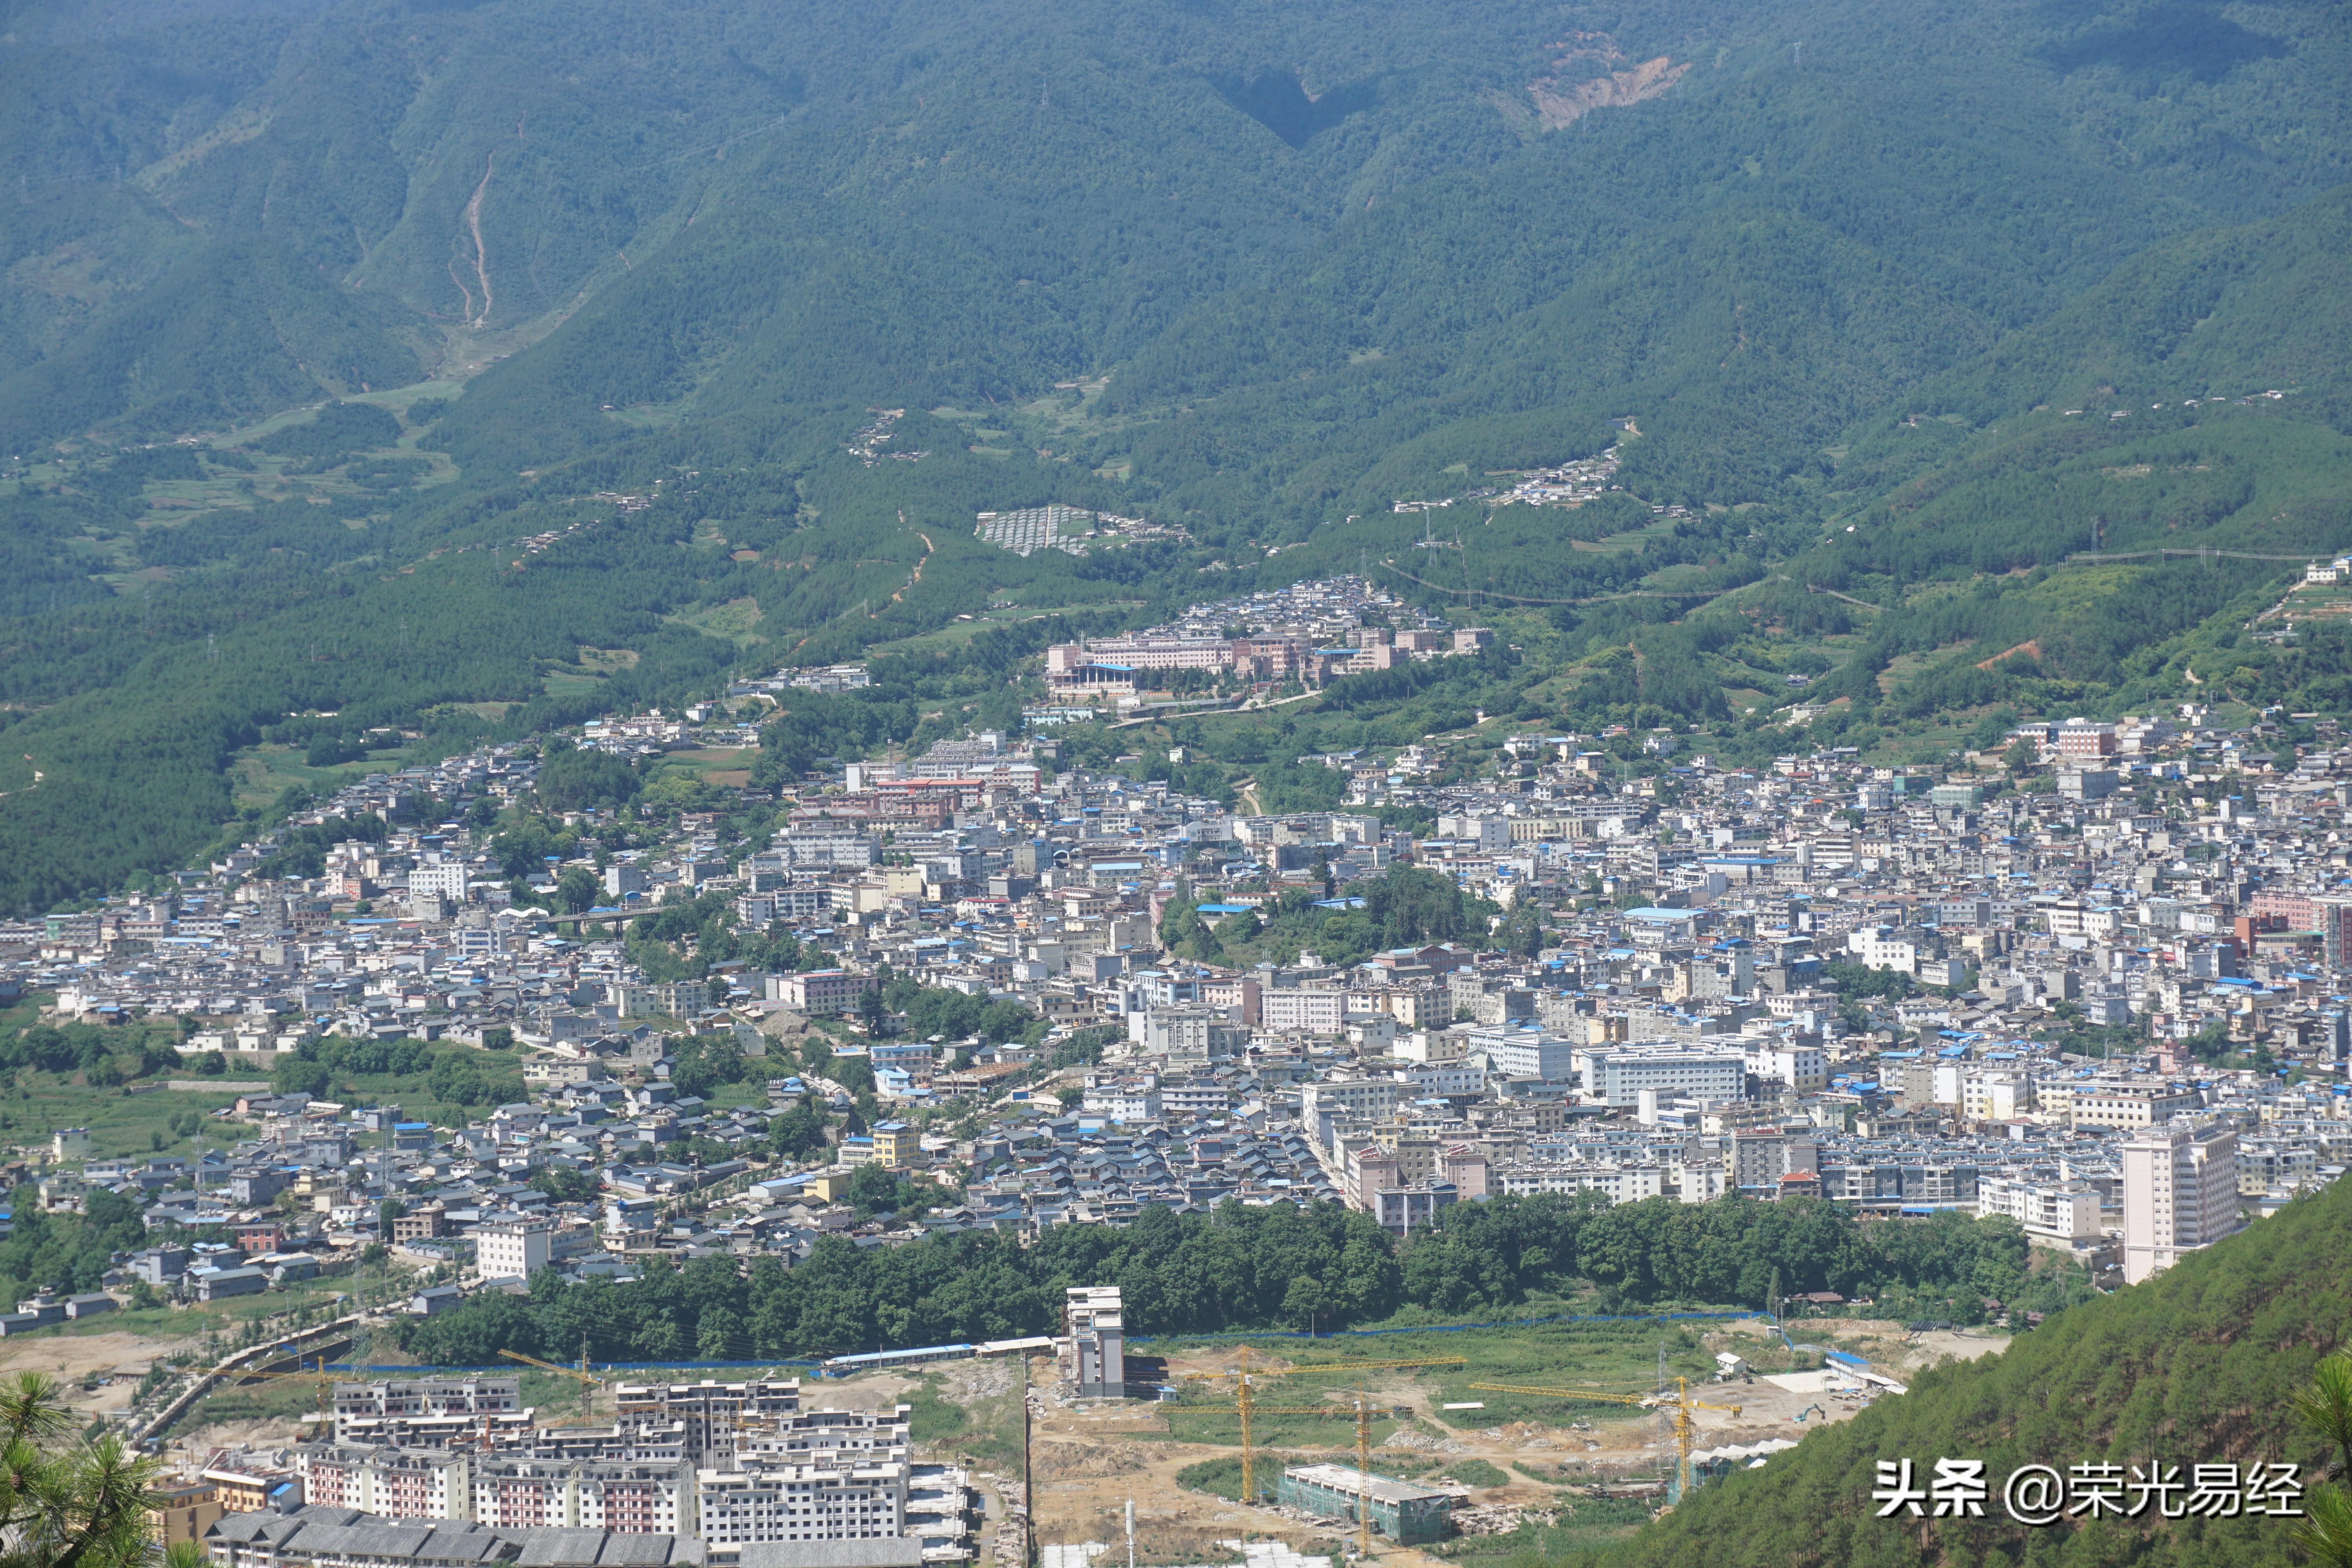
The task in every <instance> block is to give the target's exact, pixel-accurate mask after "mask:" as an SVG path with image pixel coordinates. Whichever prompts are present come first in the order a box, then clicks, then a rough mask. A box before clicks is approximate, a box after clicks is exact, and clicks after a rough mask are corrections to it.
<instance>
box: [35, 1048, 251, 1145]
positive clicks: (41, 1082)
mask: <svg viewBox="0 0 2352 1568" xmlns="http://www.w3.org/2000/svg"><path fill="white" fill-rule="evenodd" d="M72 1077H73V1075H67V1074H60V1073H50V1072H41V1071H38V1070H37V1069H35V1068H22V1069H20V1070H19V1071H18V1072H17V1073H16V1076H15V1078H14V1079H13V1080H11V1082H10V1084H9V1086H8V1088H7V1089H6V1091H5V1093H6V1098H5V1100H0V1142H18V1143H24V1144H26V1146H27V1147H32V1146H44V1147H45V1146H46V1145H47V1142H48V1136H49V1134H50V1132H51V1131H55V1130H56V1129H58V1128H60V1127H87V1128H89V1135H90V1142H91V1145H92V1147H93V1148H94V1149H95V1150H96V1152H97V1156H98V1157H99V1158H100V1159H111V1158H115V1157H117V1156H121V1155H126V1154H158V1153H161V1154H180V1155H188V1154H193V1153H194V1152H195V1151H196V1150H197V1149H198V1148H205V1147H208V1148H214V1149H221V1148H226V1147H227V1146H229V1145H230V1144H232V1143H234V1142H236V1139H235V1136H234V1132H235V1131H236V1130H235V1129H231V1128H229V1127H226V1126H225V1125H223V1124H222V1123H220V1122H216V1121H213V1120H212V1118H211V1115H210V1113H211V1112H213V1111H215V1110H220V1109H221V1108H222V1107H223V1106H226V1105H227V1104H229V1103H230V1102H231V1101H232V1100H235V1099H236V1095H235V1094H233V1093H230V1092H228V1091H226V1090H214V1091H207V1092H201V1093H188V1094H181V1093H175V1092H173V1091H172V1090H170V1089H148V1088H145V1087H143V1086H142V1087H141V1088H140V1091H139V1092H138V1093H135V1094H134V1093H126V1092H125V1091H124V1089H93V1088H90V1087H89V1085H87V1084H79V1083H75V1082H74V1081H72ZM150 1081H152V1080H150ZM126 1087H128V1086H126ZM191 1110H193V1111H196V1112H198V1113H199V1114H201V1115H203V1116H204V1118H205V1124H204V1126H203V1128H202V1129H201V1130H200V1131H198V1132H197V1134H196V1136H195V1137H194V1138H184V1137H182V1136H181V1135H180V1134H179V1133H177V1132H175V1131H173V1130H172V1126H171V1122H172V1119H173V1117H175V1116H181V1115H183V1114H184V1113H185V1112H187V1111H191Z"/></svg>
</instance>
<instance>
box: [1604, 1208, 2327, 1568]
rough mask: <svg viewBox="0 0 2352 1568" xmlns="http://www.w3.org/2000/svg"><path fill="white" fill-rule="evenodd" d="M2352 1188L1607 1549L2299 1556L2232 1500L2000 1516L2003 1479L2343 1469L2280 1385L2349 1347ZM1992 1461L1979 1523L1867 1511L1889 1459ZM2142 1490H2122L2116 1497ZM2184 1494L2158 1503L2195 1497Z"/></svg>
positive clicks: (2018, 1557) (1736, 1565)
mask: <svg viewBox="0 0 2352 1568" xmlns="http://www.w3.org/2000/svg"><path fill="white" fill-rule="evenodd" d="M2347 1247H2352V1191H2347V1190H2344V1189H2343V1188H2342V1187H2341V1186H2340V1185H2339V1186H2338V1187H2335V1188H2330V1189H2328V1190H2326V1191H2324V1192H2321V1193H2318V1194H2314V1195H2313V1196H2311V1197H2309V1198H2306V1199H2304V1200H2302V1201H2301V1202H2298V1203H2296V1204H2294V1205H2292V1206H2291V1207H2289V1208H2287V1209H2286V1210H2284V1211H2283V1212H2282V1213H2280V1214H2279V1215H2276V1216H2275V1217H2273V1218H2272V1219H2268V1220H2264V1221H2263V1222H2261V1223H2260V1224H2258V1225H2255V1226H2252V1227H2251V1228H2249V1229H2247V1230H2246V1231H2243V1232H2242V1233H2240V1234H2239V1235H2237V1236H2234V1237H2231V1238H2229V1239H2228V1240H2226V1241H2223V1242H2221V1243H2220V1244H2218V1245H2217V1246H2215V1247H2212V1248H2210V1250H2208V1251H2204V1252H2199V1253H2195V1254H2192V1255H2191V1256H2189V1258H2186V1259H2184V1260H2183V1261H2182V1262H2180V1263H2179V1264H2177V1265H2175V1266H2174V1267H2173V1268H2170V1269H2168V1271H2166V1272H2165V1273H2163V1274H2161V1275H2159V1276H2158V1277H2157V1278H2156V1279H2153V1280H2150V1281H2149V1282H2148V1283H2147V1284H2144V1285H2139V1286H2136V1287H2134V1288H2132V1289H2128V1290H2124V1291H2120V1292H2118V1293H2116V1295H2113V1296H2109V1297H2105V1298H2103V1299H2101V1300H2095V1301H2093V1302H2091V1303H2089V1304H2087V1305H2084V1306H2080V1307H2074V1308H2071V1309H2069V1310H2066V1311H2065V1312H2063V1313H2061V1314H2059V1315H2057V1316H2055V1317H2053V1318H2052V1319H2051V1320H2050V1321H2049V1322H2048V1323H2047V1324H2046V1325H2045V1326H2043V1327H2042V1328H2041V1329H2038V1330H2035V1331H2032V1332H2031V1333H2028V1334H2024V1335H2021V1336H2020V1337H2018V1338H2017V1339H2016V1340H2015V1341H2014V1342H2011V1345H2010V1346H2009V1348H2008V1349H2007V1350H2006V1351H2005V1352H2002V1353H2001V1354H2000V1356H1997V1357H1988V1358H1987V1359H1985V1360H1983V1361H1978V1362H1972V1363H1958V1364H1950V1365H1947V1366H1944V1367H1941V1368H1938V1369H1936V1370H1933V1371H1930V1372H1927V1373H1922V1374H1920V1375H1919V1376H1918V1377H1917V1378H1916V1379H1915V1380H1914V1381H1913V1383H1912V1384H1911V1390H1910V1392H1909V1393H1908V1394H1905V1395H1904V1396H1903V1397H1902V1398H1900V1399H1890V1400H1882V1401H1880V1402H1878V1403H1877V1404H1875V1405H1873V1406H1872V1407H1871V1408H1869V1409H1867V1410H1865V1411H1864V1412H1863V1413H1862V1414H1861V1415H1857V1416H1855V1417H1854V1418H1853V1420H1851V1421H1842V1422H1839V1423H1837V1424H1836V1425H1834V1426H1825V1427H1822V1429H1820V1430H1819V1431H1817V1432H1813V1433H1811V1434H1810V1435H1808V1436H1806V1437H1805V1439H1804V1441H1803V1442H1801V1443H1800V1444H1799V1445H1798V1446H1797V1447H1795V1448H1794V1449H1792V1450H1790V1452H1787V1453H1783V1454H1776V1455H1774V1456H1773V1457H1772V1458H1771V1460H1770V1462H1769V1464H1767V1465H1766V1466H1764V1467H1763V1468H1761V1469H1759V1470H1754V1471H1743V1472H1736V1473H1734V1474H1733V1475H1731V1476H1730V1477H1729V1478H1727V1479H1725V1480H1724V1481H1723V1482H1721V1483H1720V1484H1711V1485H1709V1486H1706V1487H1705V1488H1702V1489H1699V1490H1697V1491H1696V1492H1695V1493H1694V1494H1693V1495H1692V1497H1691V1498H1690V1499H1689V1500H1688V1501H1686V1502H1685V1504H1684V1505H1683V1506H1682V1507H1680V1508H1678V1509H1676V1510H1675V1512H1674V1513H1673V1515H1672V1516H1670V1517H1669V1518H1667V1519H1666V1520H1664V1521H1662V1522H1660V1523H1659V1524H1657V1525H1655V1526H1653V1527H1652V1528H1650V1529H1647V1530H1645V1531H1643V1532H1642V1533H1641V1534H1639V1535H1638V1536H1636V1537H1634V1538H1633V1541H1632V1542H1629V1543H1628V1544H1627V1546H1626V1547H1625V1548H1624V1549H1623V1550H1622V1551H1621V1552H1617V1553H1614V1554H1612V1556H1611V1558H1610V1559H1609V1561H1610V1563H1612V1568H1648V1565H1650V1564H1658V1565H1661V1568H1664V1565H1666V1564H1683V1563H1694V1562H1707V1563H1720V1564H1723V1565H1724V1568H1748V1565H1750V1564H1754V1565H1758V1568H1761V1565H1764V1564H1771V1565H1773V1568H1780V1565H1782V1564H1787V1563H1837V1564H1841V1565H1847V1568H1896V1565H1898V1564H1900V1565H1904V1568H1909V1565H1911V1564H1917V1563H2017V1562H2028V1563H2051V1564H2059V1565H2071V1564H2077V1563H2084V1564H2087V1563H2107V1564H2137V1565H2147V1568H2153V1565H2157V1564H2167V1565H2169V1564H2176V1563H2177V1564H2182V1565H2184V1568H2186V1565H2187V1564H2191V1563H2194V1564H2198V1565H2199V1568H2250V1565H2252V1564H2272V1563H2277V1564H2284V1563H2293V1562H2297V1561H2301V1560H2302V1558H2301V1554H2300V1553H2299V1552H2297V1551H2296V1550H2295V1549H2294V1545H2293V1543H2292V1541H2291V1537H2292V1534H2293V1531H2294V1526H2295V1525H2296V1523H2297V1522H2298V1521H2296V1520H2294V1519H2291V1518H2281V1517H2273V1516H2272V1515H2271V1514H2270V1513H2269V1512H2268V1511H2267V1510H2268V1508H2269V1506H2270V1505H2268V1504H2263V1505H2262V1506H2261V1508H2260V1509H2259V1510H2257V1509H2252V1508H2248V1507H2246V1506H2245V1504H2244V1502H2243V1500H2242V1493H2241V1494H2240V1502H2239V1504H2238V1505H2237V1506H2236V1507H2233V1508H2231V1509H2230V1510H2228V1512H2227V1515H2226V1516H2218V1515H2217V1511H2216V1510H2214V1509H2213V1508H2211V1507H2210V1504H2209V1505H2208V1506H2206V1507H2204V1508H2201V1509H2200V1511H2199V1513H2198V1514H2197V1516H2195V1517H2182V1518H2161V1517H2158V1515H2159V1511H2160V1510H2158V1508H2156V1507H2153V1506H2143V1508H2142V1509H2141V1510H2140V1511H2139V1513H2138V1514H2137V1516H2135V1517H2128V1518H2126V1517H2117V1516H2116V1513H2115V1512H2108V1513H2107V1514H2106V1516H2105V1517H2101V1518H2095V1519H2093V1518H2086V1517H2082V1516H2079V1515H2078V1516H2076V1517H2072V1518H2068V1519H2065V1520H2063V1521H2060V1522H2059V1523H2057V1524H2055V1525H2053V1526H2050V1527H2047V1528H2042V1529H2028V1528H2026V1527H2024V1526H2022V1525H2020V1524H2018V1523H2016V1522H2014V1521H2012V1520H2011V1519H2010V1518H2008V1517H2006V1516H2005V1510H2003V1508H2002V1505H2001V1502H2000V1484H2001V1482H2002V1480H2003V1479H2005V1478H2006V1477H2007V1476H2008V1475H2009V1474H2010V1473H2011V1471H2013V1470H2015V1469H2017V1468H2020V1467H2021V1466H2024V1465H2029V1464H2042V1465H2051V1466H2054V1467H2056V1468H2057V1469H2058V1470H2059V1472H2060V1474H2061V1475H2062V1476H2064V1475H2067V1474H2069V1473H2070V1472H2071V1471H2072V1469H2073V1467H2075V1466H2078V1465H2091V1466H2098V1465H2110V1464H2111V1465H2115V1466H2117V1467H2121V1468H2120V1469H2119V1470H2118V1471H2117V1472H2116V1474H2117V1476H2118V1477H2119V1478H2123V1479H2127V1478H2128V1476H2129V1471H2130V1467H2133V1466H2137V1467H2140V1468H2141V1469H2142V1471H2143V1473H2147V1469H2148V1467H2149V1466H2151V1465H2152V1464H2154V1465H2161V1466H2164V1467H2167V1468H2169V1467H2172V1466H2179V1479H2182V1480H2184V1481H2189V1480H2193V1479H2196V1478H2195V1476H2194V1472H2193V1471H2192V1469H2191V1467H2192V1466H2197V1465H2214V1466H2220V1465H2231V1466H2237V1467H2247V1466H2251V1465H2254V1464H2260V1465H2263V1466H2265V1467H2267V1466H2270V1465H2274V1464H2294V1465H2298V1466H2300V1467H2301V1478H2302V1483H2303V1486H2304V1489H2305V1492H2306V1493H2309V1492H2313V1491H2316V1490H2318V1489H2319V1483H2320V1479H2321V1478H2322V1477H2324V1476H2326V1475H2328V1474H2329V1473H2330V1472H2331V1471H2332V1470H2340V1468H2341V1467H2340V1464H2338V1463H2337V1462H2336V1455H2335V1453H2334V1452H2333V1451H2332V1450H2331V1447H2330V1445H2329V1444H2328V1442H2327V1441H2326V1439H2325V1438H2323V1437H2321V1436H2318V1435H2317V1434H2315V1433H2314V1432H2312V1431H2310V1430H2308V1429H2307V1428H2305V1426H2302V1424H2301V1423H2300V1422H2298V1421H2297V1419H2296V1417H2295V1415H2294V1412H2293V1410H2292V1409H2291V1408H2290V1406H2289V1404H2288V1395H2289V1394H2291V1393H2292V1392H2294V1390H2295V1389H2297V1388H2298V1387H2300V1386H2302V1385H2303V1384H2305V1383H2306V1382H2307V1381H2308V1380H2309V1378H2310V1374H2311V1371H2312V1368H2313V1367H2314V1366H2315V1364H2316V1363H2318V1362H2319V1361H2320V1360H2321V1359H2322V1358H2323V1357H2325V1356H2326V1355H2328V1354H2330V1353H2332V1352H2335V1351H2336V1350H2338V1349H2340V1348H2341V1347H2342V1346H2343V1344H2344V1342H2345V1340H2344V1325H2345V1323H2346V1321H2347V1313H2352V1294H2347V1292H2352V1282H2347V1276H2346V1274H2345V1271H2344V1268H2343V1263H2342V1260H2343V1258H2344V1257H2345V1253H2346V1249H2347ZM1903 1458H1909V1459H1911V1460H1912V1461H1913V1463H1914V1466H1915V1469H1916V1474H1917V1475H1918V1476H1919V1477H1920V1478H1922V1480H1923V1483H1924V1479H1925V1478H1927V1477H1929V1476H1932V1475H1933V1474H1934V1473H1935V1461H1937V1459H1939V1458H1948V1459H1980V1460H1982V1461H1983V1462H1984V1468H1985V1473H1986V1474H1987V1475H1988V1476H1989V1477H1990V1478H1991V1479H1992V1484H1993V1492H1992V1497H1991V1499H1990V1501H1989V1503H1988V1506H1987V1507H1986V1508H1985V1510H1984V1517H1982V1518H1966V1519H1952V1518H1946V1519H1916V1518H1913V1517H1911V1516H1910V1514H1909V1513H1908V1512H1907V1511H1905V1512H1903V1513H1902V1516H1901V1517H1900V1518H1897V1519H1893V1520H1885V1519H1879V1518H1877V1517H1875V1514H1876V1509H1877V1506H1878V1505H1877V1504H1875V1503H1874V1502H1873V1501H1872V1500H1871V1493H1872V1491H1873V1490H1874V1489H1876V1488H1877V1486H1878V1485H1879V1482H1878V1470H1877V1466H1878V1463H1879V1461H1881V1460H1896V1461H1899V1460H1901V1459H1903ZM2136 1498H2137V1494H2126V1497H2125V1500H2124V1503H2125V1507H2126V1508H2128V1507H2129V1506H2130V1504H2131V1503H2132V1502H2133V1501H2134V1500H2136ZM2188 1502H2189V1496H2188V1494H2187V1492H2186V1491H2181V1492H2176V1493H2172V1494H2169V1495H2168V1498H2167V1500H2166V1502H2165V1505H2164V1506H2165V1507H2166V1508H2168V1509H2171V1510H2175V1511H2176V1512H2181V1513H2185V1512H2186V1511H2187V1510H2186V1505H2187V1504H2188Z"/></svg>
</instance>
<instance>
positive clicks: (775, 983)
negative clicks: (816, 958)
mask: <svg viewBox="0 0 2352 1568" xmlns="http://www.w3.org/2000/svg"><path fill="white" fill-rule="evenodd" d="M879 984H881V983H880V982H879V981H877V980H876V979H875V978H874V976H872V975H871V974H853V973H849V972H848V971H846V970H840V969H813V970H810V971H809V972H808V973H805V974H771V975H770V976H768V984H767V992H768V1000H769V1001H771V1002H782V1004H783V1005H785V1006H787V1007H789V1008H791V1009H792V1010H793V1012H795V1013H847V1012H852V1011H854V1010H855V1009H856V1007H857V1005H858V1002H859V999H860V998H862V997H863V996H864V995H865V994H866V993H867V992H868V991H871V990H874V989H876V988H877V986H878V985H879Z"/></svg>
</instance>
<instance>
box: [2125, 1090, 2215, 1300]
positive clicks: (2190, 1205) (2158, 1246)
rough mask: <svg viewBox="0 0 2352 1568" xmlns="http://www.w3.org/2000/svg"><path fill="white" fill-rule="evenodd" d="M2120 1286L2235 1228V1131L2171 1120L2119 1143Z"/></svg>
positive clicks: (2135, 1283)
mask: <svg viewBox="0 0 2352 1568" xmlns="http://www.w3.org/2000/svg"><path fill="white" fill-rule="evenodd" d="M2123 1166H2124V1172H2123V1174H2124V1180H2123V1187H2124V1283H2126V1285H2137V1284H2138V1283H2139V1282H2140V1281H2141V1280H2143V1279H2147V1278H2148V1277H2149V1276H2150V1275H2152V1274H2156V1273H2158V1272H2160V1271H2162V1270H2164V1269H2166V1268H2170V1267H2171V1266H2172V1265H2173V1264H2174V1263H2176V1262H2178V1261H2179V1258H2181V1256H2182V1255H2183V1254H2185V1253H2189V1252H2194V1251H2196V1250H2197V1249H2198V1248H2200V1247H2210V1246H2212V1245H2213V1243H2215V1242H2217V1241H2219V1240H2221V1238H2222V1237H2225V1236H2228V1235H2229V1234H2230V1233H2231V1232H2232V1231H2234V1230H2236V1229H2237V1228H2238V1226H2239V1224H2240V1220H2239V1217H2238V1135H2237V1134H2236V1133H2235V1132H2232V1131H2228V1130H2226V1129H2219V1128H2217V1129H2213V1130H2211V1131H2203V1132H2200V1131H2199V1130H2198V1129H2197V1128H2196V1127H2195V1126H2194V1125H2193V1124H2191V1123H2189V1122H2187V1121H2169V1122H2167V1123H2165V1124H2164V1125H2162V1126H2158V1127H2150V1128H2147V1129H2146V1130H2145V1131H2142V1132H2140V1133H2139V1134H2138V1135H2137V1137H2134V1138H2132V1139H2131V1140H2130V1141H2128V1142H2126V1143H2125V1144H2124V1146H2123Z"/></svg>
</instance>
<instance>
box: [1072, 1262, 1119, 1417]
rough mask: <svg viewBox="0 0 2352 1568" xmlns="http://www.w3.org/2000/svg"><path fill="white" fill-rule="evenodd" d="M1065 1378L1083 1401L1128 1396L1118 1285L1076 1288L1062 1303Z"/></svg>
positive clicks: (1079, 1286)
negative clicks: (1074, 1385) (1073, 1385)
mask: <svg viewBox="0 0 2352 1568" xmlns="http://www.w3.org/2000/svg"><path fill="white" fill-rule="evenodd" d="M1062 1331H1063V1332H1064V1334H1065V1335H1066V1336H1067V1337H1066V1340H1065V1341H1064V1343H1065V1345H1066V1349H1065V1350H1064V1351H1063V1352H1062V1356H1061V1363H1062V1364H1061V1375H1062V1379H1063V1381H1064V1382H1066V1383H1070V1384H1076V1387H1077V1392H1078V1397H1079V1398H1081V1399H1124V1398H1125V1397H1127V1327H1126V1321H1125V1319H1124V1317H1123V1315H1122V1309H1121V1307H1120V1304H1119V1297H1118V1286H1116V1285H1074V1286H1072V1287H1071V1288H1070V1289H1069V1290H1068V1292H1067V1295H1066V1300H1064V1301H1063V1303H1062Z"/></svg>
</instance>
